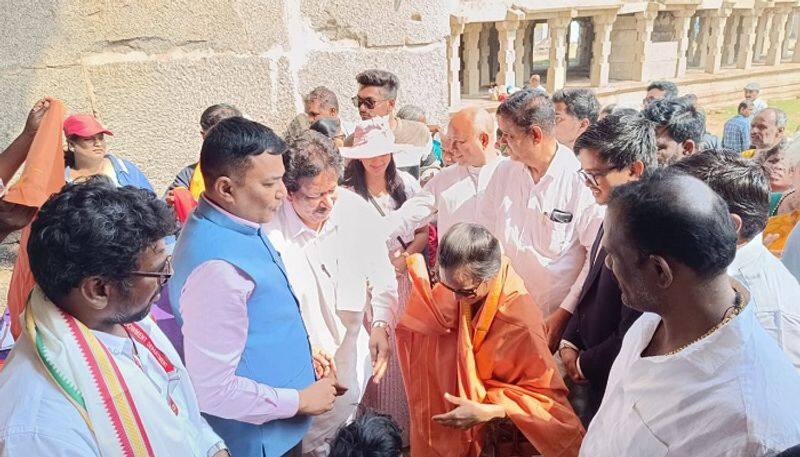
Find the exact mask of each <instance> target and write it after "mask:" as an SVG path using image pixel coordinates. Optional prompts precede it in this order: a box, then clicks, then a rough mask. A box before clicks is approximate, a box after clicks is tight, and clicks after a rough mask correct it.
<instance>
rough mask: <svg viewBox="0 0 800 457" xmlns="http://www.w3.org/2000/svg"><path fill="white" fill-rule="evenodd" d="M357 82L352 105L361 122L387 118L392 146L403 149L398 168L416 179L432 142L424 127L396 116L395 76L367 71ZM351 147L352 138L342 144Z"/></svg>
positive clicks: (382, 71) (357, 77) (428, 132)
mask: <svg viewBox="0 0 800 457" xmlns="http://www.w3.org/2000/svg"><path fill="white" fill-rule="evenodd" d="M356 81H357V82H358V85H359V88H358V93H357V94H356V96H355V97H353V98H352V99H351V101H352V102H353V105H354V106H355V107H356V109H358V114H359V115H360V116H361V119H362V120H365V121H366V120H368V119H372V118H375V117H387V118H388V121H389V127H390V128H391V129H392V133H393V134H394V140H395V143H397V144H399V145H402V146H403V147H402V150H401V151H400V152H398V153H397V154H395V162H396V165H397V168H399V169H400V170H402V171H405V172H408V173H410V174H411V175H412V176H414V177H415V178H417V179H419V170H420V162H421V161H422V159H423V158H424V157H427V156H428V155H429V154H430V152H431V151H432V150H433V139H432V138H431V134H430V130H428V126H427V125H425V124H423V123H422V122H417V121H410V120H406V119H400V118H399V117H397V116H396V111H397V92H398V89H399V88H400V80H399V79H398V78H397V75H395V74H394V73H391V72H388V71H384V70H366V71H363V72H361V73H359V74H358V76H356ZM351 145H352V137H351V138H348V139H347V140H346V141H345V146H351Z"/></svg>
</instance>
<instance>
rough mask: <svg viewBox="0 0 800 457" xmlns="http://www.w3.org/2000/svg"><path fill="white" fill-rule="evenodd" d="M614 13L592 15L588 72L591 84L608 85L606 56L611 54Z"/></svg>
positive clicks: (597, 85)
mask: <svg viewBox="0 0 800 457" xmlns="http://www.w3.org/2000/svg"><path fill="white" fill-rule="evenodd" d="M615 20H617V15H616V14H606V15H599V16H594V17H593V18H592V22H593V24H594V27H593V28H594V43H593V46H592V63H591V65H592V67H591V71H590V74H589V77H590V79H591V84H592V86H595V87H603V86H607V85H608V72H609V64H608V56H610V55H611V30H612V29H613V28H614V21H615Z"/></svg>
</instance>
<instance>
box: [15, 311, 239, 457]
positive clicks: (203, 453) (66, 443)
mask: <svg viewBox="0 0 800 457" xmlns="http://www.w3.org/2000/svg"><path fill="white" fill-rule="evenodd" d="M139 325H140V326H141V327H142V329H144V330H145V332H147V334H148V335H149V336H150V337H151V338H152V340H153V343H154V344H155V345H156V347H158V348H159V349H160V350H161V351H162V352H163V353H164V354H165V355H166V356H167V357H168V358H169V360H170V362H172V364H173V365H174V366H175V368H176V372H175V373H174V374H173V378H172V379H169V377H168V376H167V374H166V373H164V370H163V369H162V368H161V365H160V364H159V363H158V361H156V359H155V356H153V355H152V353H151V352H150V351H148V350H147V349H145V348H144V346H142V345H140V344H137V352H138V354H139V360H140V361H141V364H142V368H139V366H138V364H137V363H136V361H135V359H134V353H133V342H132V341H131V339H130V338H123V337H119V336H115V335H111V334H110V333H104V332H97V331H93V332H92V333H94V335H95V336H96V337H97V338H98V339H99V340H100V342H101V343H102V344H103V345H105V347H106V348H107V349H108V352H109V353H110V354H111V356H112V357H113V358H114V361H115V362H116V363H117V366H118V367H119V368H120V372H121V373H123V374H124V373H125V372H126V371H129V370H143V371H144V372H145V374H146V375H147V377H148V378H149V379H150V381H151V382H152V383H153V384H154V385H155V386H156V388H158V390H159V391H161V392H163V393H164V395H165V400H164V401H165V402H166V401H167V400H166V395H167V392H169V394H170V395H171V398H172V401H174V402H175V404H176V405H177V407H178V411H179V416H178V417H179V419H181V422H182V424H183V426H184V428H185V430H186V436H188V437H191V439H189V440H188V441H187V442H186V443H185V446H183V447H182V448H181V449H174V451H175V452H174V455H181V456H190V457H211V456H213V455H214V454H215V453H217V452H218V451H220V450H222V449H225V445H224V443H223V442H222V440H221V439H220V437H219V436H217V434H216V433H214V431H213V430H212V429H211V427H210V426H209V425H208V424H207V423H206V421H205V419H203V418H202V416H200V410H199V407H198V405H197V399H196V397H195V392H194V389H193V388H192V383H191V382H190V381H189V376H188V373H187V372H186V368H185V367H184V366H183V364H182V363H181V360H180V358H179V357H178V354H177V353H176V352H175V350H174V349H173V348H172V345H171V344H170V343H169V340H168V339H167V337H166V335H164V334H163V333H162V332H161V330H160V329H159V328H158V326H157V325H156V324H155V321H153V320H152V319H151V318H150V317H147V318H145V319H144V320H142V321H140V322H139ZM0 398H1V399H2V402H0V456H2V457H17V456H19V457H33V456H45V455H46V456H48V457H78V456H81V457H85V456H98V457H99V456H100V449H99V448H98V447H97V440H96V439H95V437H94V433H93V432H92V430H91V429H89V426H88V425H87V424H86V421H85V420H84V419H83V417H82V416H81V415H80V413H79V412H78V410H77V408H75V406H74V405H73V404H72V403H70V400H68V399H67V396H66V394H64V393H63V392H62V391H61V390H60V388H59V387H57V386H56V384H55V382H54V381H52V380H51V379H50V375H49V374H47V372H46V371H45V369H44V367H43V366H42V362H41V360H40V359H39V356H38V355H37V354H36V350H35V349H34V347H33V344H32V343H31V341H30V339H29V338H27V337H23V338H20V339H19V340H18V341H17V344H16V345H15V346H14V350H13V351H12V352H11V355H10V356H9V359H8V360H7V361H6V365H5V366H4V367H3V370H2V375H0ZM144 426H145V429H146V428H147V424H144Z"/></svg>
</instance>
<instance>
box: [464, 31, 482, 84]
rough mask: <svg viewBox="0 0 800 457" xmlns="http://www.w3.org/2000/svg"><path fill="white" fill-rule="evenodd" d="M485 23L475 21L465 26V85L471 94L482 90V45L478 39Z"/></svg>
mask: <svg viewBox="0 0 800 457" xmlns="http://www.w3.org/2000/svg"><path fill="white" fill-rule="evenodd" d="M482 28H483V24H481V23H480V22H473V23H471V24H467V25H466V26H464V83H465V84H464V87H465V89H466V93H467V94H469V95H476V94H479V93H480V91H481V75H480V63H479V62H480V47H478V40H479V39H480V36H481V29H482Z"/></svg>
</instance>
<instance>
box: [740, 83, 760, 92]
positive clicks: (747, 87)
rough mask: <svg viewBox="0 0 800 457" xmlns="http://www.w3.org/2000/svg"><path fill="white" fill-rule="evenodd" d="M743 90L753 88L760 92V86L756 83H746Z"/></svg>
mask: <svg viewBox="0 0 800 457" xmlns="http://www.w3.org/2000/svg"><path fill="white" fill-rule="evenodd" d="M744 90H754V91H756V92H761V86H759V85H758V83H747V85H746V86H744Z"/></svg>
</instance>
